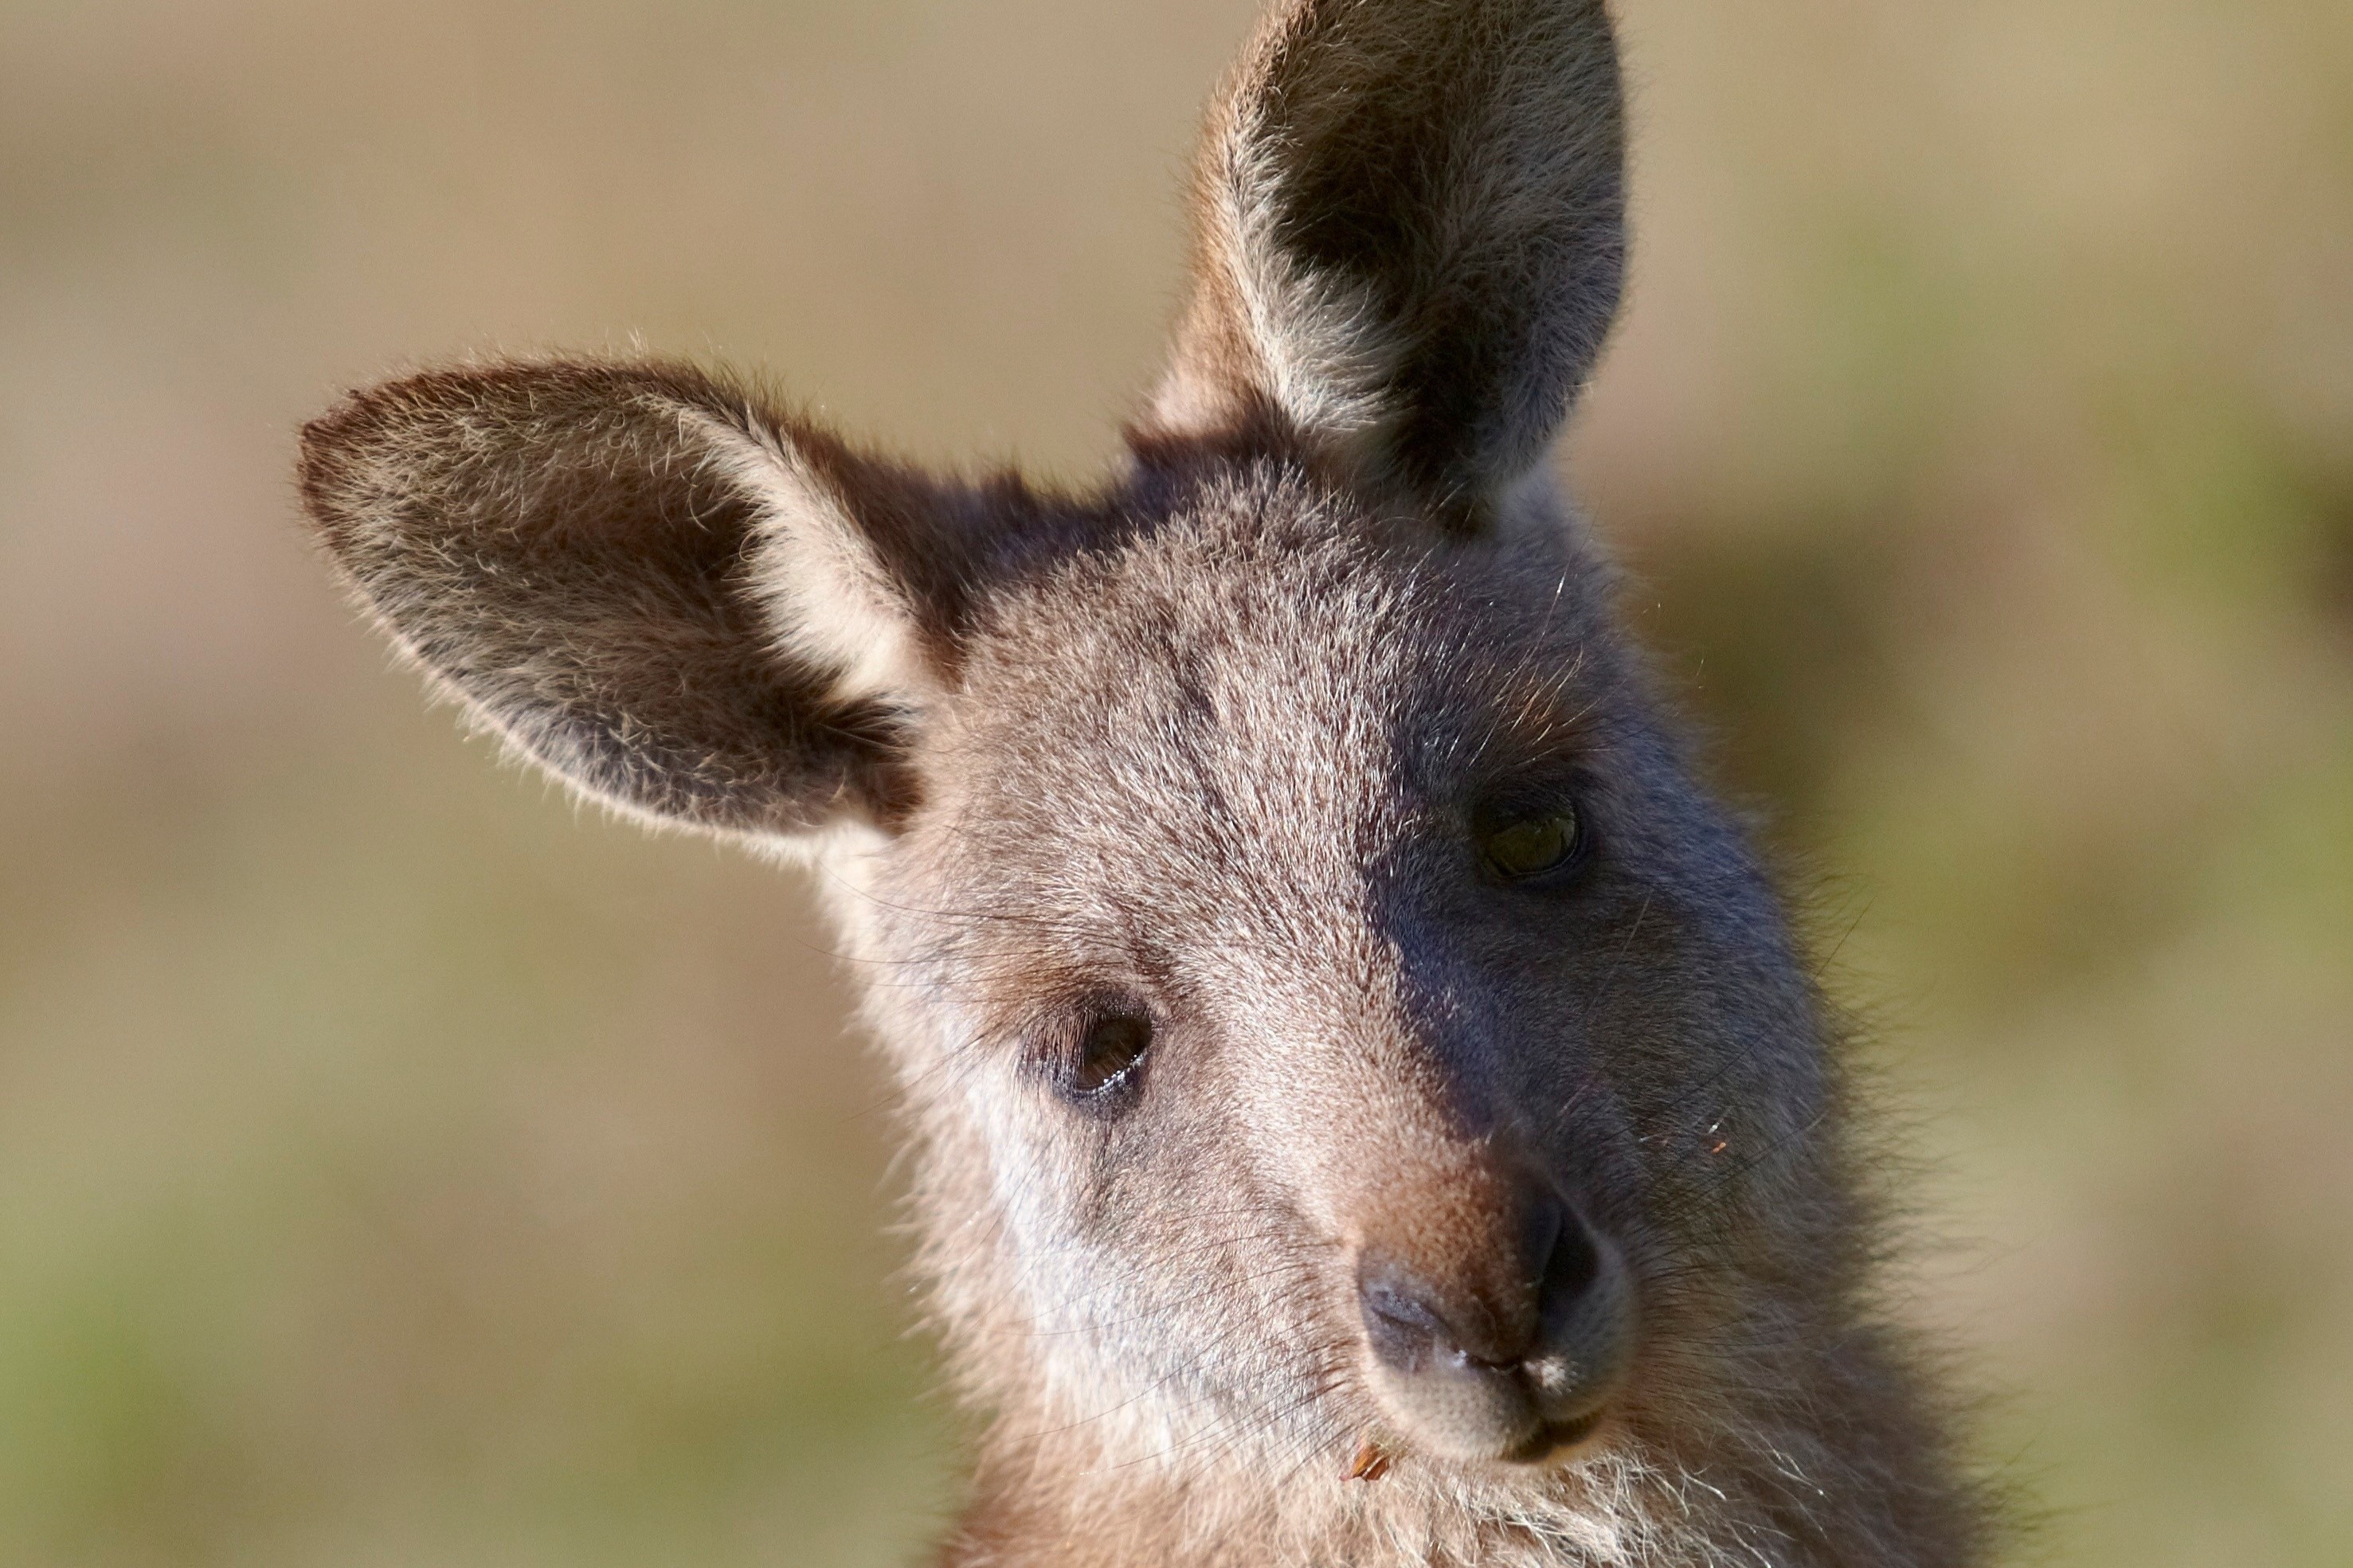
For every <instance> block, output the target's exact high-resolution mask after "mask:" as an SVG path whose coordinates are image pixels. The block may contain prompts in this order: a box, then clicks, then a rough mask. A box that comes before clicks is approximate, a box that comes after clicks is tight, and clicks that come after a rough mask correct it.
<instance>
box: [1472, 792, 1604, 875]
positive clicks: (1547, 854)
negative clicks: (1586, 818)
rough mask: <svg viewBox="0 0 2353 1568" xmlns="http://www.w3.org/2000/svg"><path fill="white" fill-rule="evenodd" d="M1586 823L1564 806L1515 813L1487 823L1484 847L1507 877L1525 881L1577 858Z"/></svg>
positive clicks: (1489, 861)
mask: <svg viewBox="0 0 2353 1568" xmlns="http://www.w3.org/2000/svg"><path fill="white" fill-rule="evenodd" d="M1584 839H1585V827H1584V824H1583V823H1582V822H1580V821H1579V820H1578V818H1577V813H1576V812H1575V811H1573V810H1571V809H1569V808H1567V807H1566V806H1564V807H1561V808H1559V809H1557V810H1554V811H1549V812H1546V813H1545V814H1543V815H1542V816H1513V817H1507V818H1504V819H1503V820H1501V821H1496V822H1491V823H1488V824H1486V825H1484V826H1483V829H1482V835H1481V841H1480V849H1481V852H1482V853H1483V854H1484V855H1485V856H1486V858H1487V864H1488V865H1489V866H1491V867H1493V868H1494V871H1495V874H1496V875H1497V876H1499V877H1502V878H1503V879H1504V880H1505V881H1510V882H1525V881H1527V880H1529V879H1532V878H1536V877H1541V876H1544V875H1546V873H1548V872H1553V871H1557V870H1559V869H1561V868H1563V867H1565V866H1567V864H1568V863H1569V862H1570V861H1572V860H1574V859H1576V858H1577V851H1578V849H1580V848H1581V847H1583V846H1584Z"/></svg>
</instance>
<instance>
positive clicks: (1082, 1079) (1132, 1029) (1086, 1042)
mask: <svg viewBox="0 0 2353 1568" xmlns="http://www.w3.org/2000/svg"><path fill="white" fill-rule="evenodd" d="M1151 1049H1152V1020H1151V1019H1149V1018H1146V1017H1145V1016H1142V1015H1141V1014H1135V1013H1114V1014H1112V1015H1110V1016H1106V1017H1102V1018H1098V1019H1096V1020H1095V1021H1094V1023H1093V1024H1092V1026H1089V1028H1088V1029H1087V1032H1086V1035H1085V1037H1083V1038H1082V1039H1081V1040H1080V1041H1079V1048H1078V1051H1077V1054H1076V1055H1075V1056H1074V1057H1073V1058H1071V1064H1070V1068H1069V1069H1068V1072H1067V1073H1066V1075H1065V1078H1064V1082H1065V1085H1066V1086H1067V1087H1066V1092H1068V1093H1070V1094H1072V1095H1075V1096H1078V1097H1080V1098H1082V1099H1096V1098H1100V1097H1102V1096H1103V1095H1107V1094H1110V1093H1111V1092H1113V1090H1114V1089H1118V1088H1120V1087H1121V1086H1122V1085H1124V1084H1125V1083H1126V1082H1127V1081H1128V1080H1129V1079H1132V1078H1134V1076H1135V1070H1136V1069H1137V1068H1140V1067H1142V1066H1143V1065H1144V1058H1145V1056H1146V1055H1147V1054H1149V1053H1150V1051H1151Z"/></svg>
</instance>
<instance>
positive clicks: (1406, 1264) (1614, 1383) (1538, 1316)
mask: <svg viewBox="0 0 2353 1568" xmlns="http://www.w3.org/2000/svg"><path fill="white" fill-rule="evenodd" d="M1513 1197H1514V1201H1512V1202H1510V1203H1508V1204H1507V1205H1503V1212H1502V1213H1499V1214H1495V1215H1493V1221H1494V1222H1495V1223H1492V1224H1490V1225H1488V1226H1473V1227H1471V1229H1472V1234H1468V1235H1462V1234H1455V1235H1451V1236H1449V1235H1447V1234H1445V1232H1446V1229H1447V1228H1448V1227H1444V1226H1440V1227H1419V1228H1420V1229H1421V1232H1422V1233H1421V1234H1414V1233H1413V1231H1414V1229H1415V1228H1416V1227H1408V1233H1407V1234H1404V1235H1400V1236H1398V1237H1394V1238H1391V1239H1388V1240H1387V1241H1383V1240H1381V1239H1378V1238H1374V1237H1367V1238H1366V1242H1365V1243H1364V1245H1363V1247H1361V1248H1360V1250H1359V1252H1358V1254H1357V1261H1356V1298H1357V1305H1358V1308H1359V1310H1360V1312H1361V1314H1362V1317H1363V1321H1364V1330H1365V1342H1366V1349H1367V1351H1368V1352H1369V1360H1370V1363H1371V1373H1372V1376H1371V1382H1372V1385H1373V1389H1374V1393H1375V1395H1376V1397H1377V1399H1378V1400H1379V1402H1380V1404H1381V1405H1383V1407H1384V1409H1385V1411H1386V1412H1387V1414H1388V1415H1389V1416H1390V1418H1391V1419H1392V1420H1393V1421H1394V1422H1395V1423H1396V1424H1397V1425H1398V1426H1399V1427H1400V1428H1402V1431H1403V1435H1404V1436H1407V1437H1409V1438H1410V1439H1412V1440H1414V1441H1415V1442H1418V1443H1419V1444H1420V1445H1421V1446H1423V1447H1427V1448H1429V1449H1430V1450H1431V1451H1432V1452H1434V1453H1437V1454H1440V1455H1442V1456H1444V1457H1447V1458H1461V1459H1505V1460H1514V1461H1518V1462H1522V1463H1532V1462H1535V1461H1537V1460H1540V1459H1544V1458H1548V1457H1550V1456H1551V1455H1553V1454H1554V1453H1556V1452H1557V1451H1558V1450H1560V1449H1562V1448H1565V1447H1574V1446H1575V1445H1577V1443H1580V1442H1582V1441H1583V1440H1584V1439H1585V1438H1586V1437H1587V1436H1589V1435H1590V1434H1591V1433H1592V1432H1593V1430H1594V1429H1595V1427H1597V1426H1599V1423H1600V1419H1601V1417H1602V1415H1604V1414H1605V1413H1606V1411H1607V1408H1608V1405H1609V1399H1610V1396H1611V1395H1612V1394H1615V1393H1616V1392H1617V1390H1618V1387H1619V1385H1620V1384H1621V1383H1622V1382H1623V1381H1624V1377H1625V1373H1626V1369H1627V1363H1628V1361H1629V1359H1630V1353H1631V1350H1632V1341H1633V1310H1632V1309H1633V1301H1632V1291H1631V1289H1630V1281H1629V1279H1628V1276H1627V1270H1626V1267H1625V1263H1624V1261H1623V1259H1622V1258H1621V1257H1620V1253H1619V1251H1618V1249H1617V1247H1615V1246H1614V1245H1612V1244H1611V1243H1610V1242H1609V1240H1608V1238H1607V1237H1603V1236H1602V1235H1601V1234H1600V1233H1599V1231H1597V1230H1596V1229H1594V1227H1593V1226H1590V1225H1589V1224H1588V1223H1587V1222H1586V1220H1585V1218H1584V1216H1583V1215H1580V1214H1579V1213H1578V1212H1577V1209H1576V1208H1575V1207H1574V1206H1572V1205H1569V1204H1568V1203H1567V1202H1565V1201H1563V1200H1562V1199H1561V1198H1560V1197H1559V1196H1558V1195H1556V1194H1554V1193H1552V1192H1550V1191H1549V1190H1546V1189H1543V1188H1541V1187H1533V1186H1532V1187H1529V1188H1527V1189H1525V1190H1524V1191H1522V1192H1520V1193H1518V1194H1514V1195H1513ZM1482 1206H1486V1205H1482ZM1430 1228H1435V1229H1437V1230H1438V1232H1439V1234H1438V1235H1437V1236H1435V1237H1433V1236H1431V1235H1430V1234H1427V1231H1428V1229H1430ZM1453 1228H1455V1229H1456V1230H1458V1231H1459V1230H1460V1229H1461V1228H1462V1227H1461V1226H1460V1225H1459V1224H1458V1225H1457V1226H1455V1227H1453Z"/></svg>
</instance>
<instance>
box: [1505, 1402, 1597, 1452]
mask: <svg viewBox="0 0 2353 1568" xmlns="http://www.w3.org/2000/svg"><path fill="white" fill-rule="evenodd" d="M1608 1420H1609V1410H1608V1409H1607V1408H1604V1409H1600V1410H1596V1411H1594V1412H1592V1413H1591V1414H1589V1415H1579V1416H1577V1417H1576V1418H1575V1419H1573V1420H1568V1421H1547V1422H1546V1423H1544V1424H1543V1425H1542V1426H1539V1427H1537V1428H1536V1431H1535V1436H1532V1437H1530V1438H1529V1439H1528V1440H1527V1441H1526V1442H1525V1443H1523V1444H1522V1445H1521V1446H1520V1447H1517V1448H1514V1449H1513V1450H1512V1451H1511V1452H1510V1453H1509V1454H1506V1455H1504V1458H1505V1459H1506V1460H1508V1461H1509V1462H1511V1463H1513V1464H1515V1465H1544V1464H1551V1463H1554V1462H1556V1461H1558V1460H1561V1459H1566V1458H1573V1457H1575V1456H1576V1455H1577V1452H1578V1451H1579V1450H1581V1449H1583V1448H1585V1447H1588V1445H1590V1444H1591V1443H1592V1441H1593V1439H1594V1438H1595V1437H1596V1436H1599V1433H1600V1431H1601V1427H1602V1425H1603V1423H1605V1422H1607V1421H1608Z"/></svg>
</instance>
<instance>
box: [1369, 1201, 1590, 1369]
mask: <svg viewBox="0 0 2353 1568" xmlns="http://www.w3.org/2000/svg"><path fill="white" fill-rule="evenodd" d="M1518 1229H1519V1234H1518V1236H1517V1237H1514V1238H1513V1239H1514V1241H1515V1242H1516V1243H1517V1245H1515V1246H1512V1247H1507V1248H1502V1249H1498V1251H1499V1253H1500V1256H1495V1257H1492V1258H1479V1259H1476V1260H1474V1261H1473V1262H1472V1264H1471V1265H1470V1266H1468V1267H1466V1268H1464V1269H1463V1270H1461V1274H1462V1276H1463V1277H1461V1278H1458V1279H1455V1280H1453V1281H1452V1282H1451V1285H1450V1284H1446V1283H1441V1282H1440V1281H1439V1280H1438V1279H1434V1278H1432V1277H1431V1276H1430V1275H1427V1274H1424V1273H1420V1272H1418V1271H1416V1270H1415V1269H1413V1268H1410V1267H1409V1266H1408V1265H1406V1264H1405V1263H1403V1262H1402V1261H1400V1260H1399V1259H1398V1258H1394V1257H1392V1256H1390V1255H1389V1254H1388V1253H1386V1252H1383V1251H1381V1250H1378V1249H1377V1248H1375V1247H1366V1250H1365V1251H1364V1252H1363V1253H1361V1254H1360V1255H1359V1256H1358V1258H1357V1263H1356V1289H1357V1292H1358V1294H1359V1296H1360V1297H1361V1299H1362V1300H1363V1304H1364V1312H1365V1327H1366V1332H1367V1334H1368V1335H1369V1336H1370V1337H1371V1339H1372V1342H1373V1349H1374V1352H1375V1353H1376V1354H1377V1355H1379V1356H1380V1357H1381V1358H1382V1359H1383V1360H1384V1361H1388V1362H1389V1363H1392V1364H1397V1365H1399V1366H1400V1367H1401V1368H1402V1367H1403V1366H1406V1365H1419V1364H1420V1363H1424V1362H1426V1361H1428V1360H1429V1359H1430V1357H1431V1356H1433V1355H1449V1354H1452V1355H1460V1356H1461V1357H1464V1358H1466V1359H1468V1360H1470V1361H1472V1362H1475V1363H1479V1364H1481V1365H1483V1366H1491V1367H1508V1366H1515V1365H1517V1364H1518V1363H1520V1362H1521V1361H1523V1360H1525V1358H1526V1357H1527V1356H1528V1355H1529V1354H1530V1352H1533V1351H1534V1350H1535V1348H1536V1343H1537V1341H1538V1340H1539V1339H1540V1338H1541V1337H1542V1334H1543V1331H1544V1327H1545V1324H1546V1322H1547V1321H1555V1320H1557V1319H1559V1318H1560V1317H1562V1316H1563V1315H1565V1314H1567V1313H1570V1312H1572V1311H1573V1310H1574V1308H1575V1305H1576V1302H1577V1298H1579V1297H1581V1296H1582V1295H1583V1294H1584V1293H1585V1292H1586V1291H1587V1290H1588V1289H1591V1287H1592V1286H1593V1284H1594V1282H1595V1280H1596V1279H1598V1278H1599V1275H1600V1272H1601V1256H1600V1253H1599V1250H1598V1249H1597V1248H1596V1247H1595V1245H1594V1241H1593V1237H1592V1234H1591V1233H1590V1232H1589V1231H1588V1229H1587V1228H1586V1226H1585V1223H1584V1221H1583V1220H1581V1219H1579V1218H1578V1217H1577V1215H1575V1214H1574V1213H1572V1212H1571V1211H1570V1210H1569V1208H1568V1206H1567V1205H1566V1204H1564V1203H1562V1202H1561V1201H1560V1200H1559V1199H1558V1198H1556V1197H1555V1196H1553V1195H1552V1194H1548V1193H1546V1194H1535V1195H1533V1196H1531V1197H1530V1198H1529V1199H1528V1200H1527V1201H1526V1202H1525V1204H1524V1205H1521V1219H1520V1224H1519V1226H1518Z"/></svg>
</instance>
